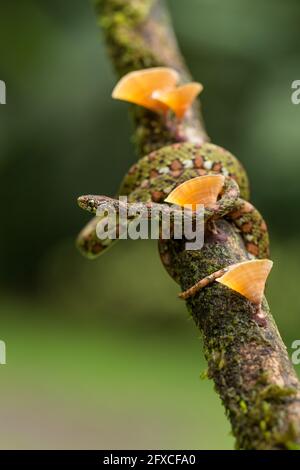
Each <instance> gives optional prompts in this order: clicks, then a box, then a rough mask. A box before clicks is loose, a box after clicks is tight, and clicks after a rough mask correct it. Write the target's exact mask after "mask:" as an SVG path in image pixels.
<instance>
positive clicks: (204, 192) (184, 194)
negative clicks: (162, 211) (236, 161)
mask: <svg viewBox="0 0 300 470" xmlns="http://www.w3.org/2000/svg"><path fill="white" fill-rule="evenodd" d="M224 181H225V177H224V176H223V175H206V176H198V177H196V178H192V179H190V180H188V181H185V182H184V183H182V184H180V185H179V186H177V187H176V188H175V189H173V191H171V193H170V194H169V195H168V197H167V198H166V199H165V202H169V203H171V204H177V205H178V206H184V205H185V204H192V206H193V210H195V209H196V205H197V204H203V205H204V206H205V207H210V206H213V205H214V204H215V203H216V202H217V198H218V196H219V194H220V192H221V190H222V188H223V185H224Z"/></svg>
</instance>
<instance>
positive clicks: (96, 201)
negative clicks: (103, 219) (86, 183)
mask: <svg viewBox="0 0 300 470" xmlns="http://www.w3.org/2000/svg"><path fill="white" fill-rule="evenodd" d="M107 199H108V198H107V197H105V196H93V195H86V196H80V197H79V198H78V199H77V203H78V205H79V207H80V208H81V209H83V210H85V211H88V212H92V213H93V214H96V212H97V209H98V207H99V206H100V205H101V204H104V203H105V202H107Z"/></svg>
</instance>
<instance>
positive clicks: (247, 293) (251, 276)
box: [216, 259, 273, 304]
mask: <svg viewBox="0 0 300 470" xmlns="http://www.w3.org/2000/svg"><path fill="white" fill-rule="evenodd" d="M272 266H273V261H270V260H268V259H261V260H251V261H244V262H242V263H238V264H233V265H232V266H229V267H228V271H227V272H226V273H225V274H223V276H221V277H219V279H216V281H217V282H220V283H221V284H224V285H225V286H227V287H229V288H230V289H232V290H234V291H236V292H239V293H240V294H241V295H243V296H244V297H246V298H247V299H249V300H250V301H251V302H253V303H254V304H260V303H261V301H262V298H263V295H264V290H265V284H266V280H267V277H268V275H269V273H270V271H271V269H272Z"/></svg>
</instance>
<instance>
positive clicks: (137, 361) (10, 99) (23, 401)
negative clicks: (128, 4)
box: [0, 0, 300, 449]
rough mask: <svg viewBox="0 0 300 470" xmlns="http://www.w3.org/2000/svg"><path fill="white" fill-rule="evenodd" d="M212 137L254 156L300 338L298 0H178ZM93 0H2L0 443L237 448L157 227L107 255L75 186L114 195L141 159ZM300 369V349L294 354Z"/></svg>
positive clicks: (176, 10) (288, 337) (281, 280)
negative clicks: (98, 252)
mask: <svg viewBox="0 0 300 470" xmlns="http://www.w3.org/2000/svg"><path fill="white" fill-rule="evenodd" d="M169 5H170V9H171V12H172V16H173V19H174V23H175V27H176V31H177V33H178V38H179V41H180V44H181V47H182V50H183V52H184V54H185V57H186V59H187V61H188V63H189V65H190V67H191V70H192V72H193V75H194V77H195V79H197V80H199V81H201V82H202V83H203V84H204V86H205V91H204V93H203V98H202V103H203V111H204V116H205V120H206V124H207V128H208V131H209V134H210V135H211V136H212V138H213V141H214V142H215V143H217V144H220V145H223V146H225V147H227V148H228V149H230V150H231V151H232V152H233V153H235V154H236V155H238V156H239V158H240V159H241V161H242V162H243V164H244V165H245V167H246V168H247V170H248V172H249V175H250V178H251V182H252V191H253V197H252V198H253V201H254V203H255V204H256V205H257V207H258V208H259V209H260V210H261V211H262V212H263V213H264V215H265V217H266V220H267V222H268V224H269V227H270V231H271V237H272V259H273V260H274V261H275V264H274V269H273V271H272V274H271V277H270V281H269V286H268V298H269V301H270V303H271V307H272V310H273V314H274V316H275V319H276V321H277V323H278V326H279V328H280V331H281V333H282V336H283V338H284V340H285V342H286V344H287V346H288V347H289V348H290V345H291V342H292V341H293V340H294V339H299V338H300V315H299V311H300V300H299V278H300V266H299V258H300V246H299V233H300V219H299V216H298V214H299V208H298V203H299V199H300V185H299V174H300V158H299V149H300V105H299V106H295V105H292V103H291V83H292V81H293V80H296V79H300V68H299V53H300V40H299V33H300V3H299V0H286V1H285V2H283V1H282V0H265V1H264V2H261V1H259V0H187V1H185V2H182V1H180V0H172V1H170V2H169ZM101 39H102V38H101V36H100V34H99V31H98V29H97V25H96V21H95V17H94V13H93V9H92V6H91V4H90V3H89V1H88V0H65V1H64V2H62V1H60V0H43V1H38V0H36V1H34V0H23V1H22V2H20V1H16V0H10V1H8V0H7V1H1V6H0V79H2V80H4V81H5V82H6V85H7V104H6V105H5V106H0V200H1V206H2V207H1V209H2V215H1V230H0V283H1V284H0V295H1V305H0V308H1V329H0V331H1V334H0V339H2V340H4V341H5V342H6V346H7V365H2V366H0V374H1V391H0V400H1V401H0V422H1V426H0V433H1V435H0V447H1V448H6V449H7V448H18V449H20V448H99V449H101V448H102V449H103V448H107V449H114V448H115V449H117V448H123V449H125V448H131V449H134V448H148V449H149V448H156V449H164V448H173V449H184V448H186V449H196V448H200V449H230V448H232V446H233V438H232V437H231V435H230V427H229V424H228V422H227V420H226V418H225V416H224V411H223V409H222V406H221V404H220V401H219V399H218V397H217V396H216V394H215V393H214V391H213V385H212V383H210V382H209V381H208V380H201V379H200V374H201V372H202V371H203V370H205V367H206V365H205V361H204V358H203V355H202V348H201V339H200V338H199V333H198V331H197V330H196V328H195V327H194V325H193V323H192V321H191V320H190V319H189V317H188V314H187V312H186V310H185V306H184V304H183V303H181V302H179V301H178V300H177V299H176V293H177V290H178V287H177V286H176V285H175V283H174V282H173V281H172V280H171V279H169V277H168V276H167V274H166V273H165V272H164V270H163V269H162V267H161V266H160V262H159V259H158V256H157V250H156V243H155V242H150V241H149V242H146V241H143V242H126V241H123V242H119V243H118V244H117V245H116V247H115V248H114V249H112V250H111V251H110V252H109V254H107V255H105V256H103V258H101V259H99V260H98V261H95V262H90V261H87V260H85V259H83V258H82V257H81V256H80V255H79V253H77V251H76V249H75V247H74V240H75V237H76V235H77V233H78V231H79V230H80V228H81V227H82V226H83V224H84V223H85V222H86V221H87V220H88V219H89V217H88V216H87V215H86V214H85V213H84V212H82V211H80V209H79V208H77V205H76V198H77V196H79V195H81V194H86V193H95V194H97V193H98V194H99V193H100V194H114V192H115V190H116V189H117V187H118V184H119V182H120V180H121V178H122V175H123V174H124V173H125V171H126V169H127V168H128V167H129V166H130V164H131V163H132V162H134V160H135V154H134V150H133V147H132V145H131V143H130V141H129V135H130V132H131V126H130V122H129V119H128V116H127V106H126V105H125V104H124V103H120V102H113V101H112V100H111V98H110V93H111V90H112V87H113V85H114V83H115V78H114V74H113V71H112V68H111V64H110V63H109V61H108V60H107V58H106V53H105V49H104V46H103V41H102V40H101ZM298 372H300V366H298Z"/></svg>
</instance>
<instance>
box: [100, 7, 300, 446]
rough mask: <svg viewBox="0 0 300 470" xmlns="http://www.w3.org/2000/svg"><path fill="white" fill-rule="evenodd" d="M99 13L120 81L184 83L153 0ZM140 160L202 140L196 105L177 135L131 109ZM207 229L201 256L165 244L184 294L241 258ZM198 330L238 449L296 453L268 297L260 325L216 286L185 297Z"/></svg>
mask: <svg viewBox="0 0 300 470" xmlns="http://www.w3.org/2000/svg"><path fill="white" fill-rule="evenodd" d="M96 12H97V18H98V21H99V24H100V26H101V28H102V30H103V32H104V35H105V38H106V42H107V45H108V50H109V53H110V56H111V59H112V62H113V64H114V66H115V68H116V71H117V73H118V75H119V76H121V75H123V74H125V73H127V72H129V71H132V70H136V69H140V68H145V67H154V66H161V65H164V66H171V67H173V68H175V69H176V70H177V71H178V72H179V73H180V75H181V78H182V81H183V82H184V81H186V80H188V79H189V72H188V71H187V68H186V66H185V64H184V60H183V59H182V56H181V54H180V52H179V50H178V47H177V44H176V40H175V36H174V33H173V30H172V27H171V23H170V20H169V17H168V15H167V11H166V9H165V7H164V5H163V4H162V2H160V1H157V0H98V1H96ZM132 114H133V120H134V124H135V133H134V139H135V142H136V144H137V149H138V154H139V156H143V155H145V154H147V153H149V152H150V151H152V150H154V149H157V148H160V147H163V146H165V145H167V144H170V143H174V142H182V141H189V142H196V143H203V142H204V141H206V140H207V139H208V138H207V135H206V132H205V129H204V126H203V122H202V119H201V117H200V112H199V107H198V106H197V105H196V106H195V107H194V110H193V113H191V115H190V116H189V117H188V118H187V119H186V120H185V121H184V123H183V126H182V129H181V130H180V132H178V131H177V132H176V133H173V132H172V130H170V129H168V128H167V127H166V125H165V123H164V122H163V120H162V119H161V118H160V116H159V115H154V114H153V113H151V112H149V111H147V110H145V109H143V108H138V107H133V108H132ZM216 224H217V228H218V230H217V232H216V231H214V232H211V231H209V230H207V232H206V234H205V244H204V247H203V248H202V250H201V251H186V250H185V249H184V243H183V242H180V241H174V240H171V241H166V243H167V244H168V251H169V252H170V253H171V259H170V263H171V265H172V267H173V268H174V270H176V271H177V272H179V273H180V274H179V278H180V284H181V287H182V289H183V290H186V289H188V288H189V287H190V286H192V285H194V284H195V283H196V282H197V281H199V279H202V278H204V277H205V276H207V275H209V274H211V273H213V272H215V271H218V270H220V269H222V268H224V267H226V266H228V265H230V264H233V263H237V262H240V261H244V260H246V259H247V253H246V250H245V247H244V245H243V242H242V240H241V238H240V236H239V234H238V233H237V231H236V230H235V229H234V228H233V226H232V225H231V224H230V223H228V222H226V221H225V220H219V221H218V222H216ZM187 307H188V309H189V311H190V313H191V315H192V317H193V319H194V320H195V322H196V324H197V326H198V327H199V329H200V331H201V333H202V336H203V342H204V352H205V356H206V359H207V361H208V376H209V377H210V378H211V379H213V380H214V382H215V388H216V390H217V392H218V393H219V395H220V397H221V400H222V402H223V404H224V406H225V409H226V414H227V415H228V418H229V419H230V422H231V425H232V431H233V434H234V436H235V438H236V447H237V448H239V449H259V450H261V449H297V448H300V384H299V382H298V380H297V377H296V375H295V372H294V370H293V367H292V365H291V363H290V360H289V358H288V354H287V350H286V348H285V346H284V344H283V342H282V340H281V337H280V334H279V332H278V330H277V327H276V325H275V322H274V320H273V318H272V316H271V313H270V312H269V308H268V305H267V302H266V300H264V303H263V309H264V311H265V312H266V315H267V324H266V326H265V327H263V328H262V327H261V326H259V325H258V324H257V323H256V322H255V321H254V320H253V318H254V315H255V312H254V307H253V305H252V304H251V303H250V302H249V301H247V300H246V299H245V298H243V297H241V296H240V295H238V294H236V293H234V292H233V291H231V290H229V289H228V288H226V287H225V286H222V285H220V284H219V283H213V284H211V285H210V286H209V287H207V288H205V289H203V290H201V291H199V292H198V293H197V294H196V295H195V296H194V297H191V298H189V299H187Z"/></svg>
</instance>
